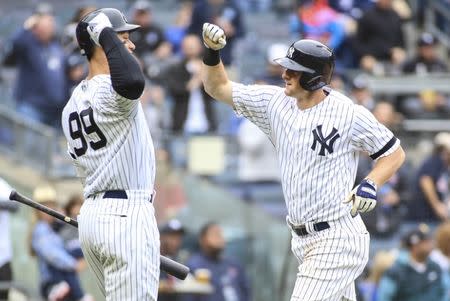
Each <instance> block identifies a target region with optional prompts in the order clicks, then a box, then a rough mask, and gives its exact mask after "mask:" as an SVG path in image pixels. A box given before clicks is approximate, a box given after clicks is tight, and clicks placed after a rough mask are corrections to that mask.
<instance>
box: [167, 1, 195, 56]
mask: <svg viewBox="0 0 450 301" xmlns="http://www.w3.org/2000/svg"><path fill="white" fill-rule="evenodd" d="M192 8H193V3H192V1H191V0H182V1H180V3H179V6H178V11H177V13H176V16H175V22H174V23H173V24H170V25H168V26H167V27H166V30H165V33H164V34H165V37H166V39H167V41H168V42H169V43H170V44H171V45H172V52H173V53H174V54H176V55H182V53H181V42H182V41H183V38H184V36H185V35H186V31H187V29H188V27H189V24H190V23H191V17H192Z"/></svg>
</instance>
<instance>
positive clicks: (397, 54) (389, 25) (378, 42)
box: [354, 0, 406, 74]
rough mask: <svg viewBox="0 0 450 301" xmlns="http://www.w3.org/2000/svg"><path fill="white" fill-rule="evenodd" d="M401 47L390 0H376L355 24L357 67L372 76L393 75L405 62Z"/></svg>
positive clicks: (400, 33) (398, 25)
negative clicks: (391, 73) (358, 59)
mask: <svg viewBox="0 0 450 301" xmlns="http://www.w3.org/2000/svg"><path fill="white" fill-rule="evenodd" d="M404 47H405V45H404V37H403V31H402V21H401V19H400V16H399V15H398V14H397V12H395V10H394V9H393V8H392V0H377V1H376V3H375V6H374V7H373V8H371V9H369V10H368V11H366V12H365V13H364V15H363V16H362V17H361V19H359V20H358V30H357V33H356V36H355V39H354V49H355V51H356V54H357V55H358V57H359V58H360V66H361V67H362V69H363V70H365V71H367V72H370V73H374V74H382V73H389V72H395V71H396V70H397V69H399V68H400V65H401V64H402V63H403V62H404V60H405V57H406V52H405V49H404ZM386 63H388V64H386ZM388 67H389V68H392V69H393V70H389V69H388Z"/></svg>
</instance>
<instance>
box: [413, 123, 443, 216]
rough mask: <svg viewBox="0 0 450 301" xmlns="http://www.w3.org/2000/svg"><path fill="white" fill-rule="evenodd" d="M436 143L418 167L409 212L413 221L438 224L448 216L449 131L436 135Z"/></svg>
mask: <svg viewBox="0 0 450 301" xmlns="http://www.w3.org/2000/svg"><path fill="white" fill-rule="evenodd" d="M434 146H435V147H434V151H433V153H432V154H431V155H430V156H429V157H428V158H426V159H425V161H424V162H423V163H422V165H421V166H420V167H419V170H418V173H417V176H416V179H415V183H414V191H415V193H414V198H413V199H412V201H411V204H410V207H409V214H408V215H409V219H410V220H413V221H427V222H430V223H433V224H437V223H439V222H440V221H445V220H448V218H449V199H448V196H449V187H448V179H449V169H448V168H449V166H450V133H446V132H441V133H439V134H437V135H436V137H435V139H434Z"/></svg>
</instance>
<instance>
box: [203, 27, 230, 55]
mask: <svg viewBox="0 0 450 301" xmlns="http://www.w3.org/2000/svg"><path fill="white" fill-rule="evenodd" d="M202 36H203V44H205V46H206V47H208V48H211V49H213V50H220V49H222V48H223V47H225V45H226V44H227V41H226V36H225V33H224V31H223V29H222V28H220V27H219V26H217V25H215V24H211V23H203V32H202Z"/></svg>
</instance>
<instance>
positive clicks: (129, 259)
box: [78, 191, 160, 301]
mask: <svg viewBox="0 0 450 301" xmlns="http://www.w3.org/2000/svg"><path fill="white" fill-rule="evenodd" d="M127 194H128V199H110V198H106V199H103V198H102V197H101V195H100V196H98V195H97V196H94V197H90V198H88V199H86V201H85V202H84V204H83V206H82V208H81V210H80V215H79V217H78V218H79V233H80V242H81V247H82V250H83V253H84V256H85V258H86V261H87V263H88V266H89V268H90V270H91V271H92V272H93V273H94V275H95V278H96V280H97V284H98V286H99V287H100V290H101V292H102V293H103V295H104V296H105V297H106V300H108V301H141V300H146V301H147V300H148V301H155V300H157V294H158V284H159V263H160V249H159V246H160V242H159V232H158V228H157V225H156V219H155V216H154V208H153V204H152V203H151V202H150V201H149V198H150V197H149V196H148V194H147V196H143V195H142V193H138V192H136V193H133V191H131V192H130V191H127Z"/></svg>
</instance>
